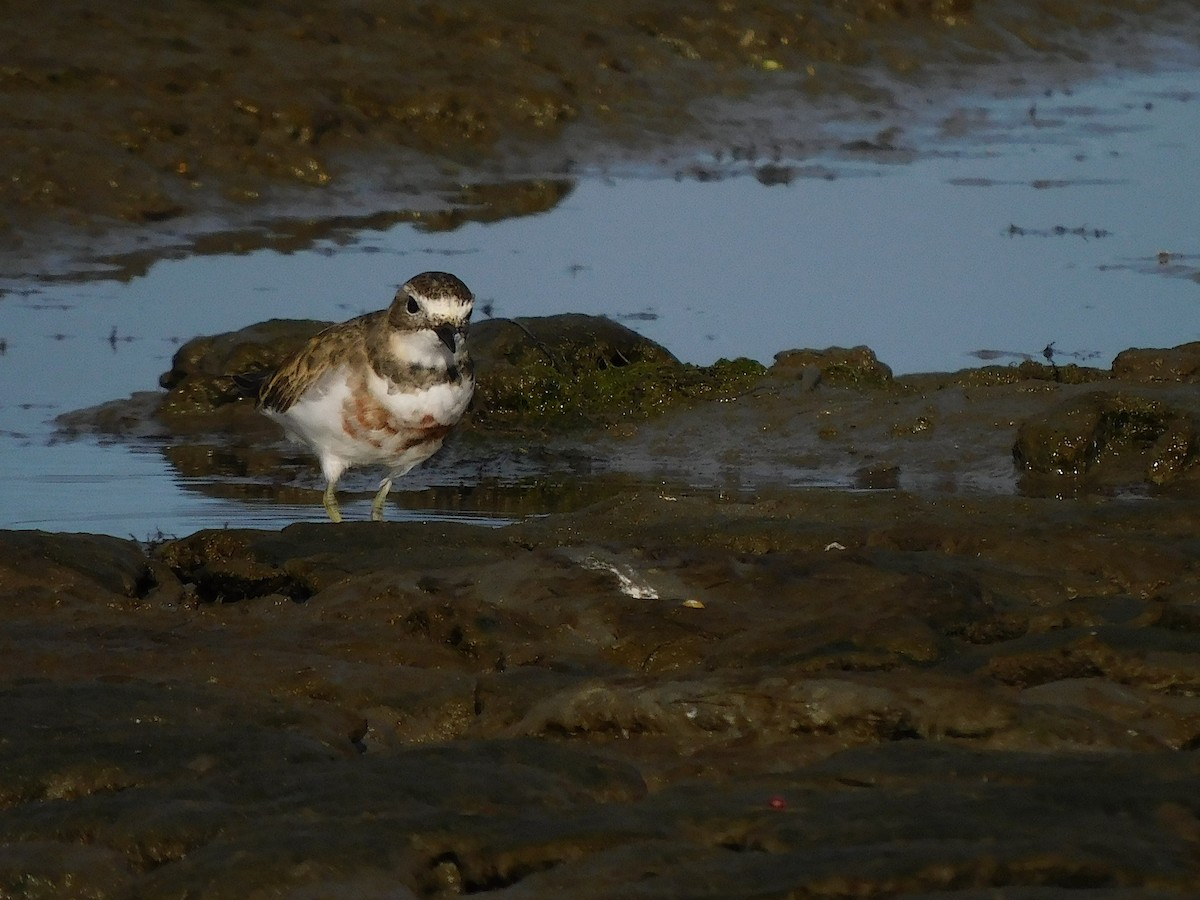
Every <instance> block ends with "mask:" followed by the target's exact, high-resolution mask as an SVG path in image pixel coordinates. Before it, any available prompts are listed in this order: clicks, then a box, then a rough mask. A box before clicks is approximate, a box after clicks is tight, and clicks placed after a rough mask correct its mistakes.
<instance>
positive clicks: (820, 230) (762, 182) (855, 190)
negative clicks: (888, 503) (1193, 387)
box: [0, 72, 1200, 538]
mask: <svg viewBox="0 0 1200 900" xmlns="http://www.w3.org/2000/svg"><path fill="white" fill-rule="evenodd" d="M943 120H944V124H945V127H944V129H943V133H942V134H941V135H938V136H931V137H929V138H928V139H926V138H925V137H921V138H920V139H919V146H918V147H917V149H918V150H920V151H921V152H919V153H917V154H915V156H914V155H912V154H909V153H907V152H905V149H906V143H905V141H906V136H905V135H903V134H902V135H899V136H898V137H896V138H895V146H896V147H897V148H898V149H894V150H885V149H879V148H876V149H862V150H854V149H848V150H847V151H846V152H844V153H841V154H838V155H836V156H832V157H829V158H827V159H819V160H813V159H806V160H804V161H792V160H788V159H777V160H771V161H769V163H767V161H762V164H755V165H750V166H747V167H745V169H743V170H741V171H738V170H734V169H731V168H729V167H728V166H727V165H725V164H724V163H723V161H720V160H698V161H697V166H696V169H695V170H693V172H692V174H689V175H685V176H683V177H679V178H673V177H661V176H647V175H646V174H645V173H638V172H622V173H593V174H590V175H587V176H583V177H581V178H580V179H579V180H578V181H577V183H576V184H575V186H574V188H573V190H572V191H571V192H570V194H569V195H568V196H567V198H566V199H565V200H564V201H563V202H562V203H561V204H560V205H559V206H557V207H556V208H554V209H553V210H551V211H549V212H546V213H543V214H540V215H536V216H529V217H526V218H518V219H509V220H505V221H502V222H498V223H492V224H467V225H464V226H463V227H461V228H459V229H457V230H455V231H451V232H446V233H433V234H431V233H424V232H420V231H417V230H415V229H413V228H412V227H411V226H408V225H402V226H396V227H395V228H392V229H390V230H388V231H381V232H364V233H360V234H357V235H353V236H351V239H350V240H348V241H343V240H338V241H329V242H327V243H324V244H320V245H317V246H315V247H313V248H312V249H310V250H306V251H304V252H295V253H290V254H282V253H277V252H274V251H260V252H254V253H249V254H245V255H228V256H191V257H187V258H183V259H176V260H163V261H161V262H158V263H156V264H155V265H153V266H152V267H151V268H150V270H149V271H148V272H147V273H146V274H145V275H144V276H142V277H138V278H135V279H133V280H132V281H128V282H119V281H104V280H96V281H87V282H82V283H35V282H30V283H24V284H16V285H13V284H9V285H8V287H9V288H10V291H9V293H8V294H7V295H6V296H3V297H0V379H2V384H3V390H2V393H0V527H20V528H43V529H49V530H80V531H97V532H107V533H113V534H119V535H130V534H132V535H134V536H135V537H139V538H144V537H148V536H152V535H154V534H156V533H158V532H159V531H161V532H165V533H169V534H186V533H190V532H191V531H194V530H196V529H198V528H201V527H208V526H220V525H223V524H230V525H238V526H263V527H279V526H281V525H283V524H286V523H287V522H291V521H296V520H298V519H313V520H319V519H321V518H322V517H323V515H324V513H323V511H322V510H321V508H320V506H319V505H316V504H314V505H301V506H281V505H279V504H277V503H274V502H268V501H266V500H263V501H250V500H231V499H220V498H216V497H213V496H209V495H208V494H206V493H204V492H203V491H201V490H198V489H197V488H199V487H202V486H203V485H202V484H197V483H193V482H189V481H188V479H186V478H184V477H182V476H180V475H179V474H178V473H177V472H176V471H175V470H174V469H173V468H172V467H171V466H170V465H169V464H168V462H167V461H166V459H165V458H164V456H163V455H162V453H161V452H160V451H159V449H158V448H157V447H154V446H133V447H130V446H125V445H107V446H106V445H104V444H100V443H97V442H95V441H91V440H81V441H60V440H56V439H55V438H54V436H53V432H54V428H53V424H52V420H53V418H54V417H55V416H57V415H58V414H60V413H62V412H65V411H68V410H72V409H77V408H81V407H85V406H89V405H92V404H96V403H100V402H103V401H106V400H111V399H114V398H118V397H123V396H126V395H128V394H129V393H131V392H134V391H140V390H149V389H153V388H154V387H155V386H156V384H157V380H158V376H159V375H160V374H161V373H162V372H163V371H164V370H165V369H167V368H168V367H169V362H170V358H171V355H172V354H173V353H174V351H175V349H176V348H177V346H178V344H179V343H180V342H181V341H183V340H186V339H188V338H190V337H192V336H195V335H197V334H206V333H216V332H221V331H229V330H233V329H237V328H240V327H242V326H245V325H248V324H251V323H253V322H257V321H261V320H263V319H267V318H272V317H296V318H310V317H311V318H320V319H344V318H347V317H349V316H351V315H356V314H358V313H360V312H363V311H367V310H370V309H377V308H380V307H382V306H384V305H386V303H387V302H388V301H389V300H390V297H391V294H392V293H393V291H394V290H395V286H396V285H397V284H398V283H400V282H402V281H404V280H405V279H406V278H408V277H409V276H411V275H413V274H415V273H416V272H418V271H421V270H424V269H448V270H451V271H454V272H455V273H457V274H459V275H460V276H461V277H463V278H464V279H465V280H466V281H467V283H468V284H469V285H471V286H472V288H473V289H474V290H475V291H476V293H477V294H478V296H479V299H480V301H481V305H482V306H485V307H486V308H487V309H488V310H489V311H490V312H491V313H492V314H494V315H498V316H517V315H543V314H549V313H557V312H584V313H596V314H605V315H609V316H613V317H615V318H618V319H620V320H622V321H624V322H625V323H626V324H628V325H629V326H630V327H632V328H634V329H636V330H638V331H640V332H642V333H643V334H645V335H647V336H649V337H651V338H653V339H655V340H657V341H659V342H661V343H662V344H664V345H666V346H667V347H668V348H669V349H670V350H672V351H673V352H674V353H675V354H676V355H678V356H679V357H680V358H682V359H685V360H688V361H693V362H697V363H708V362H711V361H713V360H715V359H717V358H719V357H722V356H725V357H730V356H751V357H754V358H757V359H760V360H762V361H764V362H770V360H771V358H772V356H773V354H774V353H776V352H777V351H779V350H783V349H786V348H790V347H799V346H807V347H823V346H828V345H834V344H839V345H856V344H867V345H869V346H870V347H872V348H873V349H874V350H875V351H876V352H877V354H878V355H879V357H880V358H881V359H882V360H883V361H885V362H887V363H888V364H890V365H891V366H892V367H893V369H894V370H896V372H897V373H905V372H914V371H933V370H952V369H959V368H963V367H965V366H971V365H982V364H984V363H997V362H998V363H1001V364H1004V363H1010V362H1015V361H1019V360H1020V359H1021V358H1024V357H1034V358H1041V356H1042V355H1043V353H1044V352H1049V353H1052V354H1053V357H1054V359H1055V360H1056V361H1057V362H1059V363H1064V362H1072V361H1076V362H1081V363H1086V364H1091V365H1098V366H1107V365H1108V364H1109V363H1110V362H1111V360H1112V358H1113V356H1114V355H1115V354H1116V353H1117V352H1118V351H1120V350H1121V349H1124V348H1125V347H1129V346H1170V345H1174V344H1179V343H1183V342H1186V341H1193V340H1200V275H1198V272H1200V237H1198V235H1200V227H1198V226H1200V211H1198V210H1200V207H1198V206H1197V204H1196V202H1195V199H1194V186H1195V185H1196V184H1197V183H1200V154H1197V153H1196V152H1195V149H1194V145H1195V137H1196V135H1197V134H1200V74H1198V73H1196V72H1182V73H1181V72H1175V73H1169V74H1160V75H1133V74H1130V75H1128V76H1125V77H1122V78H1119V79H1111V80H1108V81H1105V82H1103V83H1098V84H1093V85H1090V86H1085V87H1081V88H1078V89H1076V90H1075V91H1073V92H1072V93H1070V94H1063V93H1055V94H1052V95H1049V96H1047V95H1044V94H1036V95H1032V94H1031V95H1027V96H1023V97H1015V98H1010V99H1005V100H1002V101H997V100H986V101H985V100H980V101H979V102H978V103H977V104H976V103H972V104H969V105H966V106H963V107H962V108H961V109H959V110H957V111H955V112H954V113H953V114H951V112H950V111H947V115H946V116H945V117H943ZM867 136H868V137H869V135H867ZM930 150H932V151H934V152H929V151H930ZM764 166H765V167H764ZM696 173H702V174H703V177H696ZM713 176H718V177H713ZM400 487H402V486H398V488H400ZM365 504H366V501H365V500H363V501H361V504H358V503H356V502H351V503H348V504H347V505H346V507H347V511H348V512H349V513H350V514H351V515H356V514H359V513H361V512H362V511H363V510H365ZM358 505H361V506H362V509H358ZM390 515H391V517H392V518H398V517H400V516H402V515H405V513H402V512H400V511H399V510H393V511H392V512H391V514H390ZM408 515H414V516H419V517H429V516H431V515H453V516H456V517H466V518H468V519H471V520H479V521H495V520H496V519H495V517H494V511H488V510H486V509H480V510H472V509H469V508H468V509H466V510H465V511H464V510H457V511H454V512H448V511H445V510H443V511H441V512H440V513H439V512H438V511H437V510H434V511H432V512H431V511H429V510H423V511H414V512H411V513H408ZM501 520H502V517H501Z"/></svg>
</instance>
